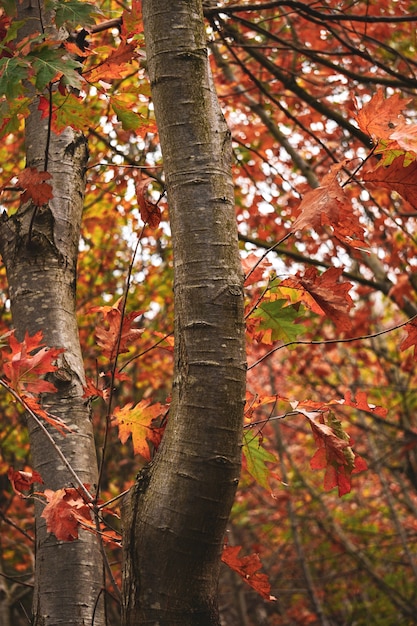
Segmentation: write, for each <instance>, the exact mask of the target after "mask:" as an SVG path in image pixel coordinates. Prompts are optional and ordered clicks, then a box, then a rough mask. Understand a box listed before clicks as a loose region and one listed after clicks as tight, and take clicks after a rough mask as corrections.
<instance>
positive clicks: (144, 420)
mask: <svg viewBox="0 0 417 626" xmlns="http://www.w3.org/2000/svg"><path fill="white" fill-rule="evenodd" d="M165 412H166V407H164V406H163V405H162V404H160V403H159V402H157V403H155V404H151V400H149V399H147V400H141V401H140V402H138V403H137V404H136V405H134V404H133V403H128V404H126V405H125V406H124V407H123V408H119V407H116V408H115V410H114V412H113V420H114V422H115V423H116V424H117V426H118V428H119V439H120V441H121V442H122V443H126V441H127V440H128V439H129V437H130V435H131V436H132V443H133V450H134V453H135V454H140V456H142V457H143V458H144V459H146V461H150V460H151V449H152V448H153V451H154V450H156V449H157V448H158V446H159V444H160V441H161V438H162V434H163V430H164V429H163V428H161V427H159V426H157V425H156V424H154V425H153V422H154V421H155V420H156V419H157V418H158V417H160V416H162V415H163V414H164V413H165ZM151 447H152V448H151Z"/></svg>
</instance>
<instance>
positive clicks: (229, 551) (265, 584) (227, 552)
mask: <svg viewBox="0 0 417 626" xmlns="http://www.w3.org/2000/svg"><path fill="white" fill-rule="evenodd" d="M241 549H242V546H224V548H223V553H222V561H223V563H226V565H228V566H229V567H230V568H231V569H232V570H234V571H235V572H237V573H238V574H239V576H240V577H241V578H242V580H244V581H245V583H247V584H248V585H250V586H251V587H252V589H255V591H257V592H258V593H259V594H260V595H261V596H262V598H264V599H265V600H276V598H275V597H274V596H271V585H270V583H269V580H268V576H267V575H266V574H261V573H260V572H259V570H260V569H261V567H262V563H261V559H260V558H259V555H258V554H251V555H250V556H243V557H239V552H240V551H241Z"/></svg>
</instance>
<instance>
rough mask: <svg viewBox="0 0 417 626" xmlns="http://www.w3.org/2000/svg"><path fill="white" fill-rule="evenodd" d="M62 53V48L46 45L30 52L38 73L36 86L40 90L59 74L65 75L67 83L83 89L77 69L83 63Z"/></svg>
mask: <svg viewBox="0 0 417 626" xmlns="http://www.w3.org/2000/svg"><path fill="white" fill-rule="evenodd" d="M62 54H63V51H62V49H55V48H50V47H48V48H47V47H46V46H43V47H42V48H38V49H37V50H36V52H34V53H30V54H28V57H27V58H30V59H32V61H31V62H32V67H33V69H34V70H35V74H36V77H35V87H36V88H37V89H38V90H39V91H43V90H44V89H45V87H46V86H47V85H48V84H49V83H50V82H51V81H52V80H54V78H55V77H56V76H57V75H58V74H63V75H64V77H65V82H66V84H68V85H71V87H74V88H75V89H81V87H82V82H81V77H80V75H79V73H78V72H77V71H76V70H77V69H79V68H81V67H82V65H81V63H79V62H78V61H75V60H74V59H72V58H71V57H69V56H62ZM64 54H65V52H64Z"/></svg>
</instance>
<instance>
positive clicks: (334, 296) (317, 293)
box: [280, 267, 354, 330]
mask: <svg viewBox="0 0 417 626" xmlns="http://www.w3.org/2000/svg"><path fill="white" fill-rule="evenodd" d="M342 271H343V270H342V269H337V268H336V267H331V268H330V269H328V270H326V271H325V272H324V273H323V274H319V273H318V271H317V269H316V268H314V267H310V268H308V269H307V271H306V272H305V274H304V276H299V275H297V276H296V277H294V278H288V279H286V280H284V281H282V282H281V283H280V287H291V288H292V289H298V290H300V292H301V293H300V299H301V300H302V301H303V302H304V303H305V304H306V306H308V307H309V308H310V309H311V310H312V311H314V312H315V313H318V315H327V316H328V317H329V318H330V319H331V320H332V321H333V322H334V323H335V324H336V327H337V328H338V329H339V330H348V329H349V328H350V327H351V320H350V318H349V310H350V309H351V308H352V306H353V304H354V303H353V300H352V298H351V297H350V295H349V290H350V289H351V288H352V285H351V283H347V282H346V283H341V282H339V278H340V276H341V274H342Z"/></svg>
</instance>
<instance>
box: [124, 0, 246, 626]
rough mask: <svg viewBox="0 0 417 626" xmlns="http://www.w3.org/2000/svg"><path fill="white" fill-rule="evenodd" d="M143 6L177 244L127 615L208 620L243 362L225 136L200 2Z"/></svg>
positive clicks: (130, 563) (136, 506) (131, 529)
mask: <svg viewBox="0 0 417 626" xmlns="http://www.w3.org/2000/svg"><path fill="white" fill-rule="evenodd" d="M143 14H144V27H145V37H146V44H147V58H148V67H149V74H150V80H151V88H152V96H153V101H154V105H155V114H156V121H157V124H158V129H159V134H160V141H161V146H162V152H163V156H164V169H165V176H166V186H167V191H168V202H169V209H170V219H171V227H172V237H173V248H174V269H175V286H174V288H175V372H174V380H173V390H172V404H171V410H170V416H169V422H168V426H167V430H166V432H165V435H164V439H163V442H162V445H161V447H160V449H159V450H158V453H157V455H156V457H155V460H154V461H153V463H152V464H151V465H150V466H149V467H148V468H146V469H145V470H144V471H142V473H141V474H140V475H139V476H138V480H137V482H136V485H135V487H134V488H133V490H132V493H131V496H130V502H129V503H128V505H127V506H126V510H127V512H126V515H125V520H124V529H125V530H124V549H125V565H124V624H126V625H129V626H133V624H156V623H158V624H159V625H160V626H168V625H170V626H173V625H174V624H181V626H191V625H193V626H197V625H198V626H208V625H210V626H212V625H214V624H219V617H218V609H217V580H218V572H219V563H220V554H221V549H222V543H223V541H224V533H225V528H226V523H227V520H228V516H229V513H230V508H231V506H232V503H233V499H234V495H235V491H236V487H237V484H238V480H239V472H240V457H241V447H240V443H241V436H242V430H241V429H242V414H243V404H244V390H245V371H246V365H245V346H244V324H243V290H242V270H241V266H240V261H239V255H238V244H237V228H236V222H235V212H234V202H233V186H232V178H231V165H230V154H231V142H230V133H229V131H228V129H227V127H226V123H225V120H224V118H223V115H222V113H221V110H220V108H219V104H218V101H217V98H216V94H215V92H214V88H213V84H212V81H211V75H210V70H209V63H208V56H207V48H206V40H205V31H204V23H203V14H202V2H201V0H187V1H186V0H174V1H172V0H144V2H143Z"/></svg>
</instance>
